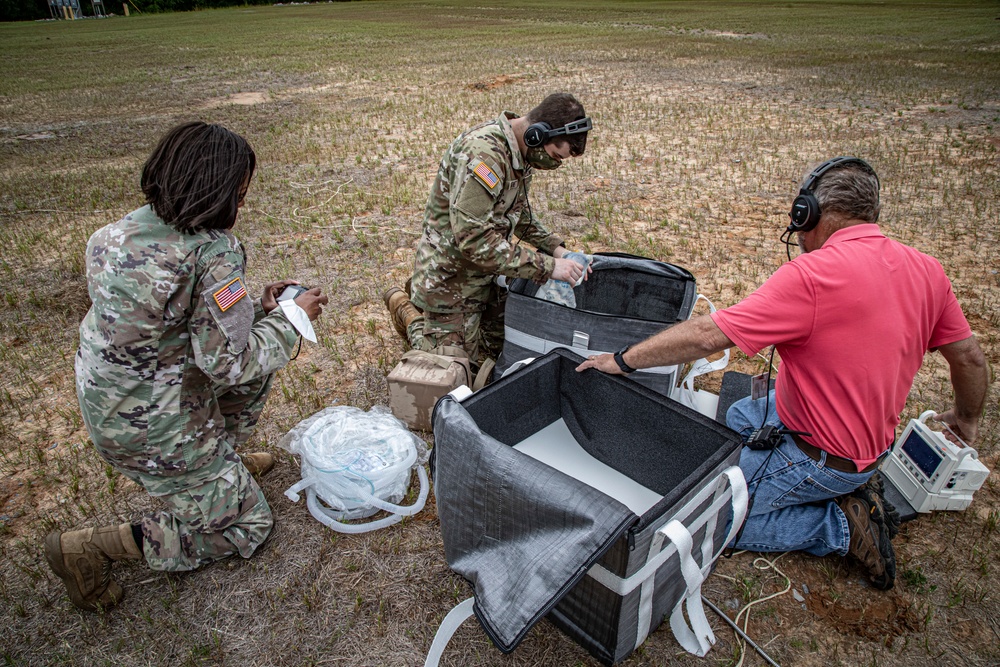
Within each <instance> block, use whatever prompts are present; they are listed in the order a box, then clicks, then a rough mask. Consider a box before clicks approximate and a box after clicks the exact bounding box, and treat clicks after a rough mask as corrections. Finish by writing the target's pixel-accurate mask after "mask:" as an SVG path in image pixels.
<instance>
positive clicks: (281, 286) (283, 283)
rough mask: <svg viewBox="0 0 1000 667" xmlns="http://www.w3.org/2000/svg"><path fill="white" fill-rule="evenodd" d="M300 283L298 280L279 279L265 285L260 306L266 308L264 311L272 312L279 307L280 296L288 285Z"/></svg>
mask: <svg viewBox="0 0 1000 667" xmlns="http://www.w3.org/2000/svg"><path fill="white" fill-rule="evenodd" d="M298 284H300V283H299V281H298V280H279V281H278V282H276V283H271V284H269V285H265V286H264V294H262V295H261V297H260V307H261V308H263V309H264V313H270V312H271V311H272V310H274V309H275V308H277V307H278V296H280V295H281V293H282V292H284V291H285V288H286V287H288V286H289V285H298Z"/></svg>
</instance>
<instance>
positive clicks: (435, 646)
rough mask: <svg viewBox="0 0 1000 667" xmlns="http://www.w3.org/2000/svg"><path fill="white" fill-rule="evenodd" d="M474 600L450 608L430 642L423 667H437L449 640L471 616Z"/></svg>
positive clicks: (467, 600)
mask: <svg viewBox="0 0 1000 667" xmlns="http://www.w3.org/2000/svg"><path fill="white" fill-rule="evenodd" d="M475 602H476V598H474V597H471V598H467V599H465V600H462V601H461V602H459V603H458V604H457V605H455V606H454V607H452V609H451V611H449V612H448V615H447V616H445V617H444V620H443V621H441V626H440V627H439V628H438V631H437V633H436V634H435V635H434V641H433V642H431V650H429V651H428V652H427V659H426V660H424V667H437V666H438V663H439V662H441V656H442V655H443V654H444V650H445V648H446V647H447V646H448V642H450V641H451V638H452V637H454V636H455V632H456V631H457V630H458V628H459V626H460V625H462V623H465V621H466V620H468V619H469V617H470V616H472V606H473V604H475Z"/></svg>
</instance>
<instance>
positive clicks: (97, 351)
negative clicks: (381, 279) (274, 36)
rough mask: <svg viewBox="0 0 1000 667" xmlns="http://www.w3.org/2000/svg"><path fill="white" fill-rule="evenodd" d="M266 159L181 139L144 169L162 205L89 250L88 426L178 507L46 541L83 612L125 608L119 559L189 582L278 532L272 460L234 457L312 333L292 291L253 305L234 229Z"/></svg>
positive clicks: (193, 129) (312, 302) (79, 373)
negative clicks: (281, 372) (292, 304)
mask: <svg viewBox="0 0 1000 667" xmlns="http://www.w3.org/2000/svg"><path fill="white" fill-rule="evenodd" d="M255 163H256V158H255V156H254V153H253V150H252V149H251V148H250V146H249V145H248V144H247V142H246V140H245V139H243V137H240V136H239V135H237V134H234V133H232V132H230V131H229V130H226V129H225V128H222V127H219V126H215V125H206V124H204V123H188V124H185V125H181V126H179V127H177V128H174V130H172V131H171V132H169V133H168V134H167V135H166V136H165V137H164V138H163V139H162V140H161V141H160V144H159V145H158V146H157V148H156V149H155V150H154V152H153V154H152V156H151V157H150V159H149V161H148V162H147V163H146V165H145V167H144V168H143V174H142V189H143V192H144V193H145V195H146V199H147V201H148V202H149V204H148V205H147V206H144V207H142V208H140V209H138V210H136V211H133V212H132V213H130V214H129V215H126V216H125V218H124V219H122V220H120V221H118V222H116V223H114V224H111V225H108V226H106V227H104V228H103V229H100V230H98V231H97V232H95V233H94V235H93V236H92V237H91V238H90V242H89V243H88V245H87V258H86V263H87V283H88V289H89V292H90V298H91V301H92V302H93V305H92V306H91V309H90V311H89V312H88V313H87V315H86V317H85V318H84V320H83V322H82V323H81V325H80V349H79V352H78V353H77V357H76V380H77V395H78V398H79V400H80V409H81V411H82V413H83V419H84V423H85V424H86V426H87V431H88V432H89V434H90V437H91V439H92V440H93V442H94V445H95V446H96V447H97V450H98V452H99V453H100V454H101V456H102V457H104V459H105V460H107V461H108V463H110V464H111V465H113V466H114V467H115V468H116V469H117V470H119V471H120V472H121V473H122V474H124V475H125V476H127V477H129V478H130V479H132V480H134V481H135V482H137V483H138V484H140V485H142V486H143V487H144V488H145V489H146V491H147V492H148V493H149V494H150V495H152V496H156V497H158V498H159V499H160V501H162V504H163V505H164V506H165V509H164V510H162V511H157V512H153V513H151V514H148V515H146V516H144V517H143V519H142V521H141V523H139V524H136V525H130V524H122V525H119V526H109V527H105V528H96V529H95V528H88V529H83V530H76V531H69V532H65V533H59V532H55V533H51V534H50V535H49V536H48V537H47V538H46V541H45V542H46V544H45V546H46V557H47V559H48V562H49V564H50V566H51V567H52V569H53V571H54V572H55V573H56V574H57V575H59V577H60V578H61V579H62V580H63V582H64V583H65V584H66V588H67V590H68V592H69V596H70V599H71V600H72V602H73V603H74V604H75V605H76V606H78V607H80V608H83V609H88V610H93V609H97V608H106V607H109V606H111V605H113V604H115V603H116V602H118V601H119V600H120V599H121V597H122V589H121V587H120V586H119V585H118V584H117V583H115V582H114V581H113V580H112V579H111V577H110V568H111V561H113V560H119V559H122V558H145V560H146V562H147V563H148V564H149V566H150V567H151V568H153V569H156V570H171V571H179V570H191V569H194V568H197V567H199V566H201V565H204V564H206V563H210V562H212V561H214V560H217V559H220V558H224V557H226V556H229V555H231V554H234V553H239V554H240V555H241V556H243V557H244V558H247V557H249V556H250V555H251V554H253V552H254V550H255V549H256V548H257V547H258V546H259V545H260V544H261V543H262V542H263V541H264V540H265V539H266V538H267V536H268V534H269V533H270V531H271V527H272V525H273V520H272V517H271V510H270V508H269V507H268V505H267V502H266V501H265V500H264V495H263V493H262V492H261V490H260V487H259V486H258V485H257V483H256V482H255V481H254V479H253V477H252V476H251V472H252V470H251V469H254V468H255V469H257V471H259V472H265V471H266V469H269V468H270V467H271V465H273V459H272V458H271V456H270V455H269V454H264V453H256V454H247V455H242V456H241V455H237V454H236V452H235V448H237V447H239V446H240V445H242V444H243V443H244V442H245V441H246V440H247V438H248V437H249V435H250V432H251V430H252V429H253V427H254V425H255V424H256V423H257V419H258V417H259V416H260V412H261V410H262V409H263V407H264V402H265V401H266V399H267V394H268V390H269V389H270V387H271V382H272V379H273V377H274V373H275V372H276V371H277V370H278V369H280V368H282V367H283V366H284V365H285V364H286V363H288V361H289V358H290V357H291V354H292V350H293V347H294V344H295V343H296V339H297V338H298V334H297V332H296V330H295V328H294V327H293V325H292V324H291V322H290V321H289V320H288V319H287V317H286V316H285V314H284V313H283V311H282V310H281V309H280V308H277V307H276V306H277V303H276V301H275V297H276V295H277V294H278V293H280V291H281V290H282V289H283V288H284V287H286V286H287V285H288V284H292V283H293V282H294V281H281V282H278V283H274V284H271V285H268V286H267V287H266V288H265V290H264V295H263V297H262V298H261V299H258V300H256V301H253V300H251V298H250V297H249V295H248V293H247V288H246V284H245V278H244V267H245V263H246V257H245V254H244V251H243V248H242V246H241V245H240V243H239V241H238V240H237V239H236V237H235V236H233V233H232V231H231V228H232V227H233V225H234V224H235V222H236V217H237V212H238V209H239V207H240V206H242V203H243V197H244V195H245V193H246V188H247V186H248V185H249V182H250V178H251V176H252V175H253V171H254V167H255ZM326 301H327V299H326V297H325V296H322V295H321V294H320V291H319V289H318V288H315V289H313V290H310V291H309V292H306V293H305V294H302V295H301V296H299V297H298V298H297V299H296V303H298V304H299V306H300V307H302V308H303V309H304V310H305V311H306V313H307V314H308V315H309V317H310V319H315V318H316V317H317V316H318V315H319V314H320V312H321V311H322V304H324V303H326ZM248 467H249V468H251V469H248Z"/></svg>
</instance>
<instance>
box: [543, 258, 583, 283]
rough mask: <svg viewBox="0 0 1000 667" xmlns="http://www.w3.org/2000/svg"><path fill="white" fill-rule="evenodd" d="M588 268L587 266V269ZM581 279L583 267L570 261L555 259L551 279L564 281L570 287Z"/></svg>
mask: <svg viewBox="0 0 1000 667" xmlns="http://www.w3.org/2000/svg"><path fill="white" fill-rule="evenodd" d="M587 268H588V269H589V268H590V267H589V266H588V267H587ZM582 277H583V267H582V266H580V265H579V264H577V263H576V262H574V261H573V260H571V259H563V258H562V257H556V268H555V269H553V270H552V278H553V279H555V280H564V281H566V282H568V283H569V284H570V285H575V284H576V282H577V281H578V280H580V278H582Z"/></svg>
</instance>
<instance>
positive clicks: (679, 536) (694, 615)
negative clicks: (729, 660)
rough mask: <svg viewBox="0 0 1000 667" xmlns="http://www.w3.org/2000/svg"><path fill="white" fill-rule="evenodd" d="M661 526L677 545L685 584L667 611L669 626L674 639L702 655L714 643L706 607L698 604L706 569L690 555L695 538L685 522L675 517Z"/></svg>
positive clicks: (688, 650) (687, 648) (713, 634)
mask: <svg viewBox="0 0 1000 667" xmlns="http://www.w3.org/2000/svg"><path fill="white" fill-rule="evenodd" d="M660 530H661V531H663V532H664V533H665V534H666V536H667V537H668V538H670V541H671V542H672V543H673V544H674V545H676V547H677V554H678V556H679V557H680V561H681V574H682V575H683V577H684V583H685V584H686V585H687V589H686V590H685V591H684V595H682V596H681V599H680V600H678V601H677V604H676V605H675V606H674V610H673V611H672V612H671V614H670V629H671V630H673V631H674V637H675V638H676V639H677V643H678V644H680V645H681V647H682V648H683V649H684V650H685V651H687V652H688V653H693V654H694V655H697V656H698V657H704V656H705V654H706V653H708V650H709V649H710V648H712V646H713V645H714V644H715V633H714V632H712V626H710V625H709V624H708V618H707V617H706V616H705V607H704V606H702V604H701V585H702V583H704V581H705V579H706V573H704V572H703V571H702V569H701V568H700V567H698V563H697V562H696V561H695V559H694V557H693V556H692V555H691V548H692V547H693V546H694V540H693V538H692V537H691V533H690V532H688V529H687V528H685V527H684V524H682V523H681V522H680V521H677V520H674V521H670V522H669V523H667V525H665V526H664V527H663V528H661V529H660ZM685 607H687V613H688V619H690V621H691V625H690V626H689V625H688V624H687V621H685V620H684V608H685Z"/></svg>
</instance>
